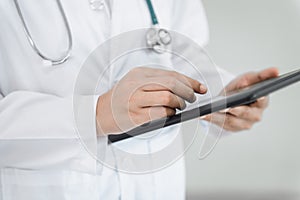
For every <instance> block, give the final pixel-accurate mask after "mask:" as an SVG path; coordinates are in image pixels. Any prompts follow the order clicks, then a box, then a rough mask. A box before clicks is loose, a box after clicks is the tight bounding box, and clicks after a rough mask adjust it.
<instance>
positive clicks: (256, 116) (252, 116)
mask: <svg viewBox="0 0 300 200" xmlns="http://www.w3.org/2000/svg"><path fill="white" fill-rule="evenodd" d="M262 112H263V110H262V109H260V108H257V107H250V106H239V107H235V108H231V109H229V110H228V113H229V114H231V115H233V116H235V117H237V118H241V119H244V120H248V121H251V122H258V121H260V120H261V117H262Z"/></svg>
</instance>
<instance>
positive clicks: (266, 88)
mask: <svg viewBox="0 0 300 200" xmlns="http://www.w3.org/2000/svg"><path fill="white" fill-rule="evenodd" d="M298 81H300V69H298V70H295V71H293V72H290V73H286V74H284V75H281V76H278V77H276V78H272V79H268V80H265V81H262V82H259V83H257V84H254V85H251V86H249V87H245V88H242V89H239V90H236V91H233V92H230V93H227V94H226V96H217V97H213V98H212V99H210V100H209V101H206V102H202V103H201V102H199V103H198V105H200V106H199V107H197V108H194V109H191V110H187V111H183V112H181V113H178V114H176V115H173V116H171V117H165V118H161V119H157V120H153V121H151V122H148V123H145V124H143V125H141V126H138V127H136V128H133V129H131V130H129V131H128V132H125V133H122V134H119V135H109V136H108V140H109V143H114V142H118V141H121V140H125V139H128V138H131V137H134V136H137V135H140V134H143V133H147V132H149V131H154V130H157V129H160V128H164V127H168V126H171V125H174V124H178V123H181V122H184V121H188V120H191V119H195V118H197V117H201V116H204V115H207V114H210V113H214V112H218V111H221V110H223V109H226V108H232V107H236V106H241V105H247V104H251V103H254V102H255V101H256V100H257V99H259V98H261V97H264V96H267V95H269V94H270V93H272V92H275V91H277V90H279V89H282V88H284V87H286V86H289V85H291V84H294V83H297V82H298Z"/></svg>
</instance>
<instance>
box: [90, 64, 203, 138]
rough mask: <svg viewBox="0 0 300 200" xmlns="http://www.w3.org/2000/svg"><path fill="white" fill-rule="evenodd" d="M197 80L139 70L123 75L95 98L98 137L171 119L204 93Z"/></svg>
mask: <svg viewBox="0 0 300 200" xmlns="http://www.w3.org/2000/svg"><path fill="white" fill-rule="evenodd" d="M206 91H207V89H206V87H205V86H204V85H202V84H201V83H199V82H198V81H196V80H194V79H191V78H189V77H187V76H185V75H183V74H180V73H177V72H174V71H167V70H161V69H151V68H146V67H139V68H135V69H133V70H131V71H130V72H129V73H128V74H126V75H125V76H124V77H123V78H122V79H121V80H120V81H119V82H118V83H117V84H116V85H115V86H114V87H113V88H112V89H111V90H110V91H108V92H107V93H105V94H103V95H102V96H100V97H99V99H98V104H97V116H96V118H97V124H98V133H99V134H117V133H120V132H123V131H126V130H129V129H131V128H133V127H135V126H138V125H141V124H143V123H146V122H149V121H151V120H154V119H158V118H162V117H167V116H172V115H174V114H175V113H176V109H184V108H185V107H186V104H185V101H188V102H194V101H195V100H196V96H195V92H196V93H199V94H204V93H206Z"/></svg>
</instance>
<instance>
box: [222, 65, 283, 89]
mask: <svg viewBox="0 0 300 200" xmlns="http://www.w3.org/2000/svg"><path fill="white" fill-rule="evenodd" d="M278 74H279V72H278V69H276V68H268V69H265V70H262V71H260V72H249V73H246V74H243V75H241V76H240V77H238V78H237V79H235V80H233V81H232V82H231V83H230V84H229V85H228V87H227V88H226V90H227V91H232V90H235V89H241V88H244V87H247V86H249V85H253V84H255V83H258V82H261V81H264V80H267V79H270V78H275V77H277V76H278Z"/></svg>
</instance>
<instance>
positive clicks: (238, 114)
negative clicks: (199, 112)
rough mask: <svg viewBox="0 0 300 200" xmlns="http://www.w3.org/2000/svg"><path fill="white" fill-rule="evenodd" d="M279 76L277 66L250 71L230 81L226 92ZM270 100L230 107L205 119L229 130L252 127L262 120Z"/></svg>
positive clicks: (265, 99) (263, 99) (235, 130)
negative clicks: (259, 70)
mask: <svg viewBox="0 0 300 200" xmlns="http://www.w3.org/2000/svg"><path fill="white" fill-rule="evenodd" d="M277 76H278V70H277V69H276V68H269V69H266V70H263V71H261V72H250V73H246V74H244V75H242V76H240V77H237V78H236V79H235V80H233V81H232V82H231V83H229V84H228V85H227V86H226V87H225V89H224V92H225V93H226V92H230V91H234V90H237V89H241V88H244V87H247V86H250V85H253V84H255V83H258V82H260V81H263V80H266V79H269V78H274V77H277ZM268 102H269V98H268V97H263V98H260V99H258V100H257V101H256V102H255V103H252V104H250V105H245V106H239V107H235V108H230V109H228V110H226V112H218V113H214V114H211V115H207V116H205V117H204V118H203V119H204V120H206V121H210V122H212V123H214V124H216V125H218V126H220V127H222V128H223V129H225V130H227V131H232V132H237V131H242V130H247V129H250V128H252V126H253V125H254V124H255V123H256V122H258V121H260V120H261V118H262V115H263V112H264V110H265V109H266V108H267V106H268Z"/></svg>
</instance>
